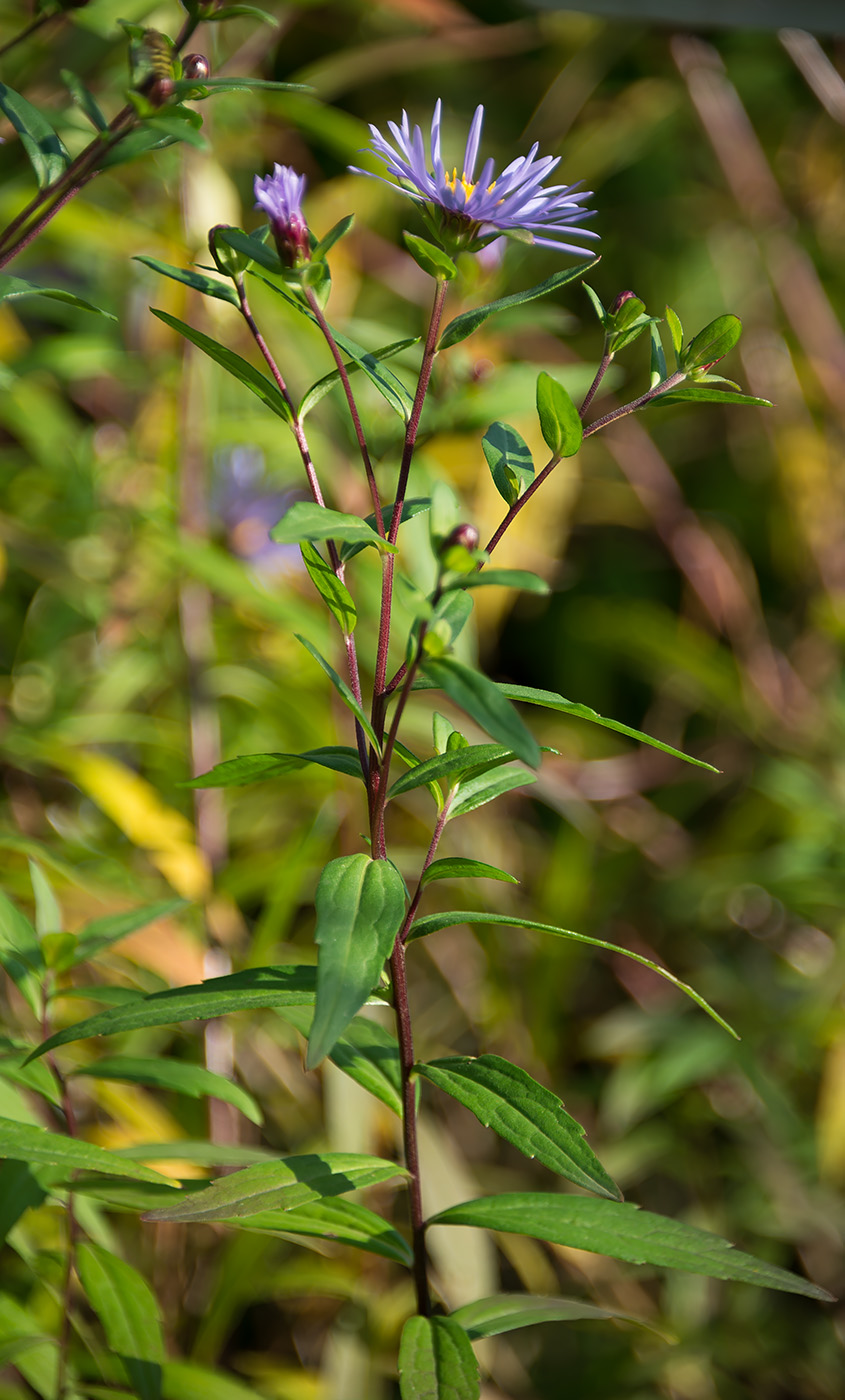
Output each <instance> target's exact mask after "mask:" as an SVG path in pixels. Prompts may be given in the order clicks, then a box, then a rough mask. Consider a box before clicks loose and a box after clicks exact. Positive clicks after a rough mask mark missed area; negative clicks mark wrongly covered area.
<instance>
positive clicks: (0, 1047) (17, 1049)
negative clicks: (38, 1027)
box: [0, 1036, 62, 1106]
mask: <svg viewBox="0 0 845 1400" xmlns="http://www.w3.org/2000/svg"><path fill="white" fill-rule="evenodd" d="M30 1049H31V1045H29V1044H22V1043H20V1042H17V1043H16V1042H15V1041H13V1040H7V1039H6V1037H5V1036H3V1037H0V1079H6V1080H8V1082H9V1083H10V1084H19V1085H20V1086H21V1088H22V1089H29V1090H30V1091H31V1092H32V1093H35V1094H41V1095H42V1097H43V1098H45V1099H46V1100H47V1102H48V1103H52V1104H55V1105H56V1106H58V1105H60V1104H61V1101H62V1096H61V1092H60V1090H59V1086H58V1084H57V1083H56V1080H55V1077H54V1075H53V1073H52V1071H51V1070H50V1068H49V1066H48V1065H47V1064H46V1063H45V1062H44V1061H43V1060H33V1062H32V1064H27V1063H26V1057H27V1055H28V1053H29V1051H30Z"/></svg>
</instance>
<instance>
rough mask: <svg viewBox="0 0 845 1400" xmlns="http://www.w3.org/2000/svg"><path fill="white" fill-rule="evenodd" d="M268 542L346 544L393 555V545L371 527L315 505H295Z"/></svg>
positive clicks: (355, 516)
mask: <svg viewBox="0 0 845 1400" xmlns="http://www.w3.org/2000/svg"><path fill="white" fill-rule="evenodd" d="M270 538H271V540H274V541H275V542H276V544H301V543H302V542H303V540H310V541H311V543H312V544H313V543H315V542H318V541H320V540H335V541H337V542H338V543H340V542H342V541H345V542H346V543H349V544H364V545H366V544H371V545H375V546H376V548H377V549H381V550H388V551H390V552H393V553H395V549H396V547H395V545H389V544H387V542H386V541H385V540H383V539H382V538H381V535H379V534H378V532H377V531H376V530H374V529H373V528H372V526H370V525H368V524H367V523H366V521H364V520H362V519H361V518H360V517H359V516H357V515H345V514H344V513H343V511H340V510H329V509H328V507H327V506H318V505H317V504H316V503H315V502H314V501H294V503H293V505H292V506H289V507H288V509H287V510H286V511H285V513H284V515H283V516H282V518H281V520H280V521H279V523H278V525H274V526H273V528H272V530H271V531H270Z"/></svg>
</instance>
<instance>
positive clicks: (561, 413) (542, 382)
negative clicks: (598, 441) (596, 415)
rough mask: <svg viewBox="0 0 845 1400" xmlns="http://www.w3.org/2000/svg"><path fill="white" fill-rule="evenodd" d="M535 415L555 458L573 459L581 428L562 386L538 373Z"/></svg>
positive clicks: (577, 414) (582, 433)
mask: <svg viewBox="0 0 845 1400" xmlns="http://www.w3.org/2000/svg"><path fill="white" fill-rule="evenodd" d="M537 414H538V416H539V419H540V429H541V431H542V434H543V437H544V438H545V441H546V444H547V446H548V447H549V448H550V449H551V451H552V452H553V453H554V455H555V456H556V457H572V456H574V455H575V453H576V452H577V451H578V448H579V447H580V446H581V439H582V438H583V436H584V425H583V424H582V422H581V418H580V416H579V413H578V410H577V408H576V407H575V405H574V403H573V402H572V400H571V398H570V397H569V394H568V393H567V392H566V390H565V389H564V387H563V385H562V384H559V383H558V381H557V380H556V379H552V376H551V375H550V374H546V372H545V370H541V372H540V374H539V375H538V376H537Z"/></svg>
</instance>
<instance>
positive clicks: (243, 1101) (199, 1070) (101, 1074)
mask: <svg viewBox="0 0 845 1400" xmlns="http://www.w3.org/2000/svg"><path fill="white" fill-rule="evenodd" d="M72 1073H73V1074H75V1075H80V1074H82V1075H87V1076H88V1077H89V1078H92V1079H119V1080H122V1081H123V1082H124V1083H127V1084H148V1085H150V1086H151V1087H152V1088H154V1089H169V1090H171V1092H172V1093H175V1094H185V1095H187V1096H188V1098H192V1099H203V1098H212V1099H221V1100H222V1101H223V1102H224V1103H230V1104H233V1105H234V1106H235V1108H239V1109H240V1111H241V1113H243V1114H244V1115H245V1116H246V1117H247V1118H249V1119H250V1121H251V1122H253V1123H262V1122H263V1121H264V1117H263V1114H262V1112H261V1109H260V1108H259V1106H258V1104H257V1103H256V1102H255V1099H254V1098H253V1097H252V1094H248V1093H247V1092H246V1090H245V1089H242V1088H241V1087H240V1085H239V1084H234V1083H233V1082H232V1081H231V1079H225V1078H224V1077H223V1075H222V1074H214V1073H212V1071H211V1070H209V1069H205V1068H203V1066H202V1065H191V1064H186V1063H185V1062H184V1061H182V1060H167V1059H164V1058H158V1059H143V1058H141V1057H138V1056H133V1055H111V1056H108V1057H106V1058H105V1059H102V1060H95V1061H94V1063H93V1064H90V1065H81V1066H80V1067H79V1068H77V1069H75V1070H73V1071H72Z"/></svg>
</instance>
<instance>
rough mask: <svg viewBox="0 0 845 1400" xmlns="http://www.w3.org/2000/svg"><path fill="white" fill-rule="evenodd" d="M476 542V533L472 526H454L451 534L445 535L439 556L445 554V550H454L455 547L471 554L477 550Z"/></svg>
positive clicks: (477, 538)
mask: <svg viewBox="0 0 845 1400" xmlns="http://www.w3.org/2000/svg"><path fill="white" fill-rule="evenodd" d="M478 540H479V535H478V531H477V530H476V528H475V526H474V525H468V524H466V523H464V524H462V525H456V526H455V528H454V530H453V531H452V533H451V534H450V535H447V536H446V538H445V540H444V541H443V545H442V548H441V551H440V552H441V554H445V553H446V551H447V550H449V549H452V548H454V546H455V545H460V546H461V547H462V548H463V549H468V550H469V551H470V552H472V550H474V549H478Z"/></svg>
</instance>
